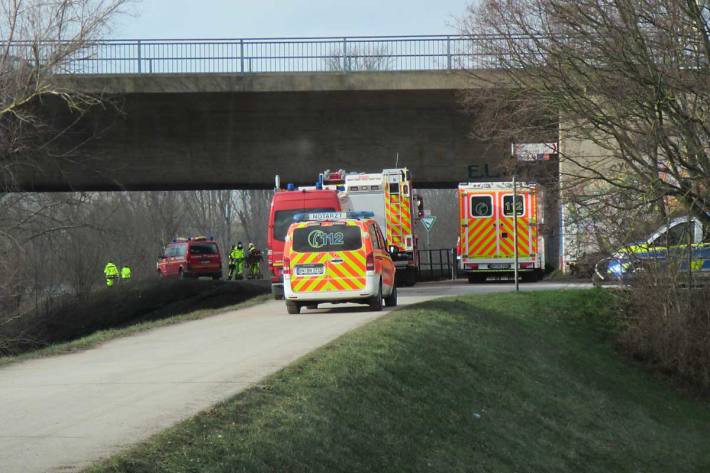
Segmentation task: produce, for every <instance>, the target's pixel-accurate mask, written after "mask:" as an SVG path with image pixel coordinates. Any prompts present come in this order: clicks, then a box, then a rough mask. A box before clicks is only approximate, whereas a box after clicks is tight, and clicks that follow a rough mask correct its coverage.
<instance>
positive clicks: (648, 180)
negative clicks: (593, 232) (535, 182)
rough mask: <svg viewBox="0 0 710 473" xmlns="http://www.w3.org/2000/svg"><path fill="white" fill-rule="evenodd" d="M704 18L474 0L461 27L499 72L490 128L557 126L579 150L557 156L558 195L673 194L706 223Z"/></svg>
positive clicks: (640, 6) (642, 7)
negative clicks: (561, 185)
mask: <svg viewBox="0 0 710 473" xmlns="http://www.w3.org/2000/svg"><path fill="white" fill-rule="evenodd" d="M709 20H710V6H708V4H707V3H706V2H697V1H695V0H663V1H661V0H610V1H601V0H578V1H575V2H569V1H566V0H520V1H512V0H483V1H481V2H479V4H477V5H472V6H471V7H469V10H468V15H467V16H466V18H464V19H463V21H462V27H463V30H464V31H465V32H466V33H467V34H469V35H470V36H471V38H472V39H473V40H474V41H476V42H477V43H478V44H479V46H480V47H481V48H482V49H481V50H480V51H478V53H479V54H480V53H481V52H482V54H484V55H487V56H488V57H489V59H491V60H492V61H494V62H495V66H496V67H497V68H498V71H499V72H500V73H501V74H502V77H503V80H501V82H502V83H504V84H505V87H503V88H501V87H499V88H498V91H497V92H496V94H497V96H498V97H499V98H500V100H499V101H498V102H497V106H494V107H493V108H494V110H495V111H494V112H491V113H495V114H497V117H498V119H497V120H495V122H491V121H490V120H488V118H489V117H490V115H489V116H488V117H486V119H487V120H488V122H489V123H494V126H495V131H496V132H497V133H503V134H506V136H507V137H508V138H512V139H514V137H515V136H516V135H519V134H520V133H522V132H525V133H528V134H534V133H542V132H544V130H545V129H549V127H550V125H551V122H552V121H553V120H554V121H557V120H558V119H559V120H560V137H561V139H563V140H565V141H566V142H569V143H574V142H576V143H578V144H579V146H572V147H570V149H568V150H565V149H560V152H561V154H562V156H561V158H562V160H563V164H564V162H565V161H564V160H566V161H567V165H566V166H563V168H564V169H563V172H566V174H567V179H566V181H565V182H566V184H567V186H568V188H569V189H574V190H576V191H579V190H580V189H584V193H585V194H586V195H585V198H588V199H593V198H599V197H600V196H602V195H604V194H608V193H609V192H610V189H612V192H616V191H620V192H632V193H634V194H636V195H641V196H642V197H643V198H641V199H638V201H639V204H641V205H648V204H653V203H656V204H659V203H662V201H663V198H664V197H666V196H673V197H674V198H676V199H677V200H678V201H679V202H681V204H682V206H683V207H684V208H685V209H687V210H689V211H691V212H692V213H694V214H695V215H697V216H698V217H699V218H701V219H704V220H706V221H710V217H708V216H707V214H706V212H707V211H708V210H710V200H709V199H708V195H709V194H708V190H709V189H710V158H709V156H708V151H709V150H710V149H709V148H708V143H709V141H710V121H709V117H710V115H709V113H710V87H709V86H710V74H709V73H710V39H709V33H710V29H709V23H708V21H709ZM482 35H483V36H482ZM479 79H483V76H482V75H480V76H479ZM499 79H500V77H499ZM498 85H500V83H499V84H498ZM488 98H489V99H490V97H488ZM473 100H476V99H475V98H473ZM490 103H491V102H490V101H489V102H488V105H490ZM504 103H505V104H507V105H503V104H504ZM494 105H495V104H494ZM531 117H537V120H530V118H531ZM545 118H547V119H545ZM479 125H483V123H479ZM479 129H480V128H479ZM488 130H489V131H494V129H493V128H490V127H489V128H488ZM584 143H591V144H593V147H592V148H593V151H592V152H584V151H585V150H583V149H580V148H583V147H584ZM580 151H581V152H580ZM586 151H589V149H587V150H586ZM590 183H592V184H591V185H590ZM580 184H584V185H583V186H581V187H580ZM570 194H574V193H570ZM575 195H576V194H575Z"/></svg>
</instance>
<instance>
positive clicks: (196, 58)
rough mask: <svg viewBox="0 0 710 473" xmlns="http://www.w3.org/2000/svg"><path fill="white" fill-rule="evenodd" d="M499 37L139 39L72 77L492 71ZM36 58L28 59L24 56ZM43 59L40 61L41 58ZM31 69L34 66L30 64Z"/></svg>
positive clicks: (101, 47) (93, 48) (95, 51)
mask: <svg viewBox="0 0 710 473" xmlns="http://www.w3.org/2000/svg"><path fill="white" fill-rule="evenodd" d="M487 41H488V42H490V41H494V42H495V41H503V39H502V38H498V37H493V36H477V37H472V36H457V35H432V36H377V37H375V36H353V37H323V38H255V39H167V40H161V39H135V40H105V41H96V42H91V43H88V44H87V45H86V46H85V47H84V48H82V49H81V50H79V51H77V52H76V53H75V54H73V55H71V56H69V57H68V58H66V60H65V62H63V63H62V65H61V67H60V68H61V71H56V72H61V73H66V74H194V73H204V74H208V73H210V74H219V73H244V74H247V73H269V72H356V71H426V70H437V71H441V70H457V69H468V70H472V69H491V68H495V67H497V65H498V64H499V63H500V61H499V58H497V57H496V56H494V55H491V54H487V53H485V51H486V50H488V49H487V48H485V47H484V45H485V42H487ZM57 44H59V43H52V42H47V43H42V44H39V45H37V44H31V43H23V42H15V43H13V44H12V45H11V54H13V55H14V56H15V57H18V58H25V57H28V56H29V57H35V56H37V54H36V52H37V48H38V47H39V49H43V48H44V49H46V50H47V51H49V50H51V48H53V47H56V45H57ZM27 51H30V52H34V54H30V55H27V54H23V52H27ZM40 57H41V55H40ZM30 63H31V61H30Z"/></svg>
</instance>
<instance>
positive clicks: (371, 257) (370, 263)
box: [365, 253, 375, 271]
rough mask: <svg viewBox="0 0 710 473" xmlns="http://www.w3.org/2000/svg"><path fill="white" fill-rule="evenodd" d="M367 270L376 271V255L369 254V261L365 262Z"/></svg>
mask: <svg viewBox="0 0 710 473" xmlns="http://www.w3.org/2000/svg"><path fill="white" fill-rule="evenodd" d="M365 270H366V271H374V270H375V255H374V254H373V253H368V254H367V259H366V260H365Z"/></svg>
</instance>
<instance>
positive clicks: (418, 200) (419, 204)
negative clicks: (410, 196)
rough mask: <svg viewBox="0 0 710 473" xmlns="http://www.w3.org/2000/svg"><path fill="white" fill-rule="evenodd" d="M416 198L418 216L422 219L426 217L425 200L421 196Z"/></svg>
mask: <svg viewBox="0 0 710 473" xmlns="http://www.w3.org/2000/svg"><path fill="white" fill-rule="evenodd" d="M414 198H415V200H416V203H417V215H419V218H421V217H423V216H424V199H423V198H422V196H420V195H416V196H415V197H414Z"/></svg>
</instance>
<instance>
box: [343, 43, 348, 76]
mask: <svg viewBox="0 0 710 473" xmlns="http://www.w3.org/2000/svg"><path fill="white" fill-rule="evenodd" d="M348 62H349V61H348V38H343V72H348V69H349V67H348V66H349V64H348Z"/></svg>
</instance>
